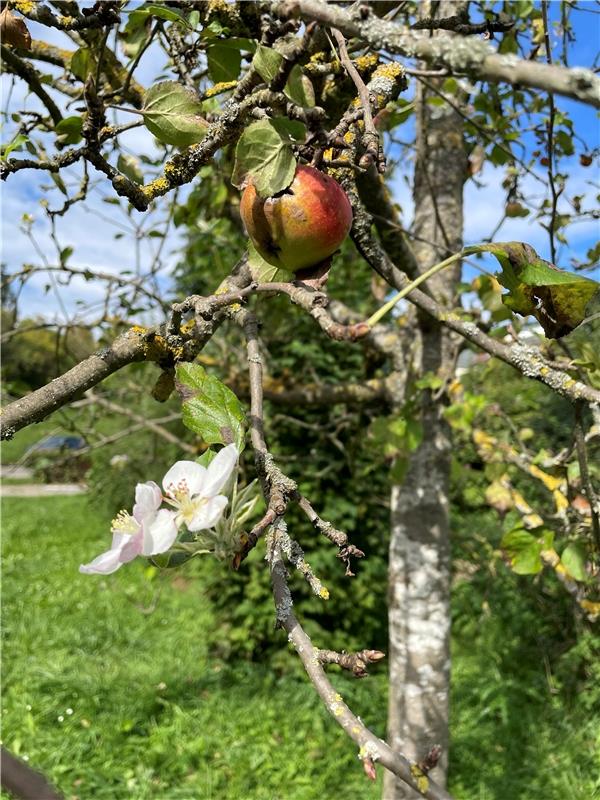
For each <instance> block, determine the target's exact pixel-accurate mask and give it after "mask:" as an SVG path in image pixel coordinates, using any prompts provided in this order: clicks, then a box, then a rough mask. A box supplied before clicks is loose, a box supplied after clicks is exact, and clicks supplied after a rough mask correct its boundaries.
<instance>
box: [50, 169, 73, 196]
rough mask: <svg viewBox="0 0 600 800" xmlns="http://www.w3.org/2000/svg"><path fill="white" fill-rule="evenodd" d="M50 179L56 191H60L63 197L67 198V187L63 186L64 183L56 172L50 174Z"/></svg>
mask: <svg viewBox="0 0 600 800" xmlns="http://www.w3.org/2000/svg"><path fill="white" fill-rule="evenodd" d="M50 179H51V180H52V183H53V184H54V185H55V186H56V187H57V188H58V189H60V191H61V192H62V193H63V194H64V196H65V197H68V196H69V193H68V192H67V187H66V186H65V182H64V181H63V179H62V178H61V176H60V175H59V174H58V173H57V172H51V173H50Z"/></svg>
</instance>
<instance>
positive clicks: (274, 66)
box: [252, 44, 283, 83]
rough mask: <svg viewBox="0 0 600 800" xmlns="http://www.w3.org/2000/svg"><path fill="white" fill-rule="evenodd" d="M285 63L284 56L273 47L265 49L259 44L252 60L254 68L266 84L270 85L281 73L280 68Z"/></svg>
mask: <svg viewBox="0 0 600 800" xmlns="http://www.w3.org/2000/svg"><path fill="white" fill-rule="evenodd" d="M282 63H283V56H282V55H281V53H278V52H277V50H273V48H272V47H265V46H264V45H262V44H259V45H258V47H257V48H256V52H255V53H254V57H253V59H252V66H253V67H254V68H255V70H256V71H257V72H258V74H259V75H260V77H261V78H262V79H263V81H265V83H270V82H271V81H272V80H273V78H274V77H275V76H276V75H277V73H278V72H279V67H280V66H281V64H282Z"/></svg>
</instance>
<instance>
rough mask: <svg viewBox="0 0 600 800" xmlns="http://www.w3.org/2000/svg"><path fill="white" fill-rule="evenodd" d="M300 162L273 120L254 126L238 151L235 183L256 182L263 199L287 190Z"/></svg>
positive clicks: (234, 172)
mask: <svg viewBox="0 0 600 800" xmlns="http://www.w3.org/2000/svg"><path fill="white" fill-rule="evenodd" d="M295 172H296V159H295V158H294V153H293V151H292V147H291V145H290V144H289V140H284V139H282V137H281V134H280V133H279V132H278V130H277V128H276V127H275V126H274V125H273V124H272V122H271V121H270V120H260V122H255V123H253V124H252V125H250V126H249V127H248V128H246V130H245V131H244V133H243V134H242V135H241V136H240V138H239V140H238V143H237V147H236V149H235V165H234V167H233V175H232V177H231V181H232V183H233V185H234V186H238V187H240V186H242V184H244V183H245V182H246V181H247V180H248V179H252V181H253V183H254V186H255V187H256V191H257V192H258V194H259V195H260V196H261V197H270V196H272V195H274V194H277V192H281V191H282V190H283V189H286V188H287V187H288V186H289V185H290V183H291V182H292V181H293V180H294V174H295Z"/></svg>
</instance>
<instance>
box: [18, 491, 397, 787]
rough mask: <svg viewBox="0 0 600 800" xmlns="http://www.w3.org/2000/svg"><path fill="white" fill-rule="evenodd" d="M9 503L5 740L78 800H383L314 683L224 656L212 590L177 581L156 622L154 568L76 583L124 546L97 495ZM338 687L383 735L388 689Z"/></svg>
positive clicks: (137, 566)
mask: <svg viewBox="0 0 600 800" xmlns="http://www.w3.org/2000/svg"><path fill="white" fill-rule="evenodd" d="M3 507H4V515H3V516H4V537H3V540H4V541H3V546H4V559H5V560H4V564H5V566H4V604H3V614H4V625H3V631H4V641H5V644H4V703H3V706H4V731H5V739H4V743H5V745H6V746H7V747H8V748H9V749H11V750H12V751H13V752H15V753H17V754H20V755H27V756H28V757H29V763H30V764H32V765H34V766H37V767H38V768H39V769H41V770H43V771H44V772H45V773H46V774H47V775H48V776H49V777H50V778H51V779H52V780H53V781H54V782H55V784H56V785H57V786H58V787H59V788H60V789H61V790H62V791H63V792H64V793H65V795H66V796H67V797H74V796H77V797H78V798H80V800H88V798H89V800H91V799H92V798H94V800H96V798H98V800H100V799H101V798H106V800H109V798H110V800H118V799H119V798H123V800H125V798H127V800H130V799H131V800H138V799H139V800H142V798H143V799H144V800H145V798H160V800H191V798H206V800H242V798H243V799H244V800H246V799H247V800H275V798H281V800H284V799H285V800H289V798H293V800H314V798H317V797H319V798H336V797H340V796H342V795H341V794H340V792H347V793H348V794H346V796H348V797H353V796H359V795H360V796H361V797H364V798H367V799H368V798H375V797H378V796H379V793H380V790H379V786H378V785H371V784H368V782H367V781H366V779H365V777H364V775H363V772H362V769H361V767H360V763H359V761H358V759H357V757H356V749H355V747H354V746H353V745H352V743H350V742H349V740H348V739H347V738H346V737H345V735H344V734H343V732H342V731H341V730H339V729H338V728H337V726H336V725H335V723H334V722H333V721H331V719H330V718H329V716H328V715H327V713H326V712H325V711H324V710H323V709H322V707H321V706H320V701H319V700H318V698H317V697H316V695H315V693H314V692H313V691H312V689H311V688H310V686H309V685H308V684H307V682H306V681H305V680H304V679H303V678H301V677H296V676H294V675H289V676H285V677H279V676H277V675H275V674H273V673H272V672H271V671H270V670H269V668H268V666H264V665H253V664H248V663H242V664H224V663H222V662H219V661H214V660H213V659H211V658H210V656H209V651H208V643H207V634H208V632H210V631H211V614H210V610H209V609H208V607H207V603H206V601H205V599H204V598H203V595H202V587H201V586H199V585H197V584H196V583H192V582H187V581H186V580H185V579H184V578H183V577H182V573H178V574H174V575H168V580H167V581H166V582H164V583H163V585H162V588H161V596H160V599H159V602H158V605H157V607H156V610H155V611H154V613H151V614H144V613H143V611H142V609H147V608H148V607H149V606H150V605H151V603H152V600H153V597H154V595H155V592H156V590H157V588H158V584H159V583H160V582H161V580H160V579H159V578H156V576H154V577H152V576H153V575H154V571H153V570H152V569H148V568H147V567H145V565H144V563H143V562H142V561H140V562H139V563H133V564H131V565H129V566H128V568H126V569H125V568H123V569H121V570H120V571H119V572H118V573H116V574H114V575H112V576H108V577H107V578H101V577H94V576H84V575H80V574H79V573H78V572H77V567H78V565H79V563H80V562H81V561H82V560H84V561H87V560H89V559H91V557H93V556H94V555H96V554H97V553H98V552H100V550H101V549H104V548H105V547H106V545H107V543H108V540H109V536H108V533H107V531H108V525H109V521H108V519H102V518H97V517H94V516H92V515H91V514H90V512H89V510H88V507H87V506H86V501H85V499H84V498H81V497H67V498H44V499H40V500H36V504H35V514H32V513H31V506H28V505H24V504H23V501H22V500H20V499H16V498H9V499H5V501H4V503H3ZM223 578H224V580H226V579H227V573H226V571H224V576H223ZM282 646H287V645H286V644H285V636H284V635H283V633H282ZM290 658H294V656H293V655H290ZM334 678H335V679H336V681H337V683H338V684H339V686H340V691H342V692H343V694H344V696H345V698H346V699H347V700H348V701H349V702H351V703H352V704H354V705H356V707H357V708H358V709H360V711H361V712H362V714H363V716H364V718H365V719H366V720H367V721H368V722H369V723H370V724H372V725H374V726H375V727H376V728H377V729H378V731H379V733H380V734H382V735H383V732H384V713H385V711H384V710H385V691H384V689H385V687H384V685H383V682H382V680H377V679H372V680H370V681H368V682H362V683H360V682H352V681H347V680H345V679H344V678H343V677H341V676H334ZM69 710H71V712H72V713H71V712H70V711H69Z"/></svg>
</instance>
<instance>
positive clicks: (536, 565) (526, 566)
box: [500, 528, 543, 575]
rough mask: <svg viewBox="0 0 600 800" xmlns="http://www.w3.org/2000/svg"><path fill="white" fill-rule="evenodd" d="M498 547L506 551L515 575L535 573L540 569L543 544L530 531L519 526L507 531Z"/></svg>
mask: <svg viewBox="0 0 600 800" xmlns="http://www.w3.org/2000/svg"><path fill="white" fill-rule="evenodd" d="M500 547H501V548H502V549H503V550H505V551H506V554H507V555H508V557H509V558H510V565H511V567H512V569H513V571H514V572H516V573H517V575H535V574H536V573H538V572H539V571H540V570H541V569H542V560H541V558H540V553H541V552H542V549H543V545H542V544H541V543H540V542H538V540H537V539H536V538H535V536H532V534H531V533H527V531H524V530H522V529H521V528H517V529H515V530H512V531H509V532H508V533H505V534H504V536H503V537H502V541H501V542H500Z"/></svg>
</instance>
